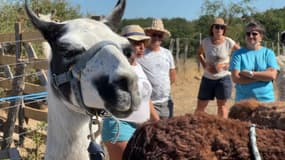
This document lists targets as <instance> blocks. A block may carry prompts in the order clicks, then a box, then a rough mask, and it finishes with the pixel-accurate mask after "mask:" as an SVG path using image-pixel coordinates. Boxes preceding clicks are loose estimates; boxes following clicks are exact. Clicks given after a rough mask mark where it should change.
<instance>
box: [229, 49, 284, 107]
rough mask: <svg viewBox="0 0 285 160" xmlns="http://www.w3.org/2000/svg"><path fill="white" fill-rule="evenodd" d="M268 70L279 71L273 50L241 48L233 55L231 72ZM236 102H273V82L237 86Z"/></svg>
mask: <svg viewBox="0 0 285 160" xmlns="http://www.w3.org/2000/svg"><path fill="white" fill-rule="evenodd" d="M268 68H273V69H277V70H279V66H278V64H277V61H276V58H275V54H274V52H273V51H272V50H270V49H268V48H265V47H262V48H260V49H259V50H249V49H246V48H241V49H239V50H237V51H235V52H234V53H233V56H232V58H231V62H230V70H231V71H232V70H238V71H242V70H248V71H265V70H266V69H268ZM235 88H236V97H235V101H236V102H238V101H240V100H243V99H249V98H255V99H257V100H258V101H263V102H272V101H274V100H275V98H274V88H273V83H272V81H266V82H265V81H258V82H253V83H248V84H236V85H235Z"/></svg>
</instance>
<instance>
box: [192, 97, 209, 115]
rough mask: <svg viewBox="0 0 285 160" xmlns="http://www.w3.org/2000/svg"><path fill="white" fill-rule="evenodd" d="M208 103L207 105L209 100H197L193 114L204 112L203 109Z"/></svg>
mask: <svg viewBox="0 0 285 160" xmlns="http://www.w3.org/2000/svg"><path fill="white" fill-rule="evenodd" d="M208 103H209V100H200V99H198V100H197V107H196V109H195V112H194V113H195V114H196V113H199V112H205V109H206V107H207V105H208Z"/></svg>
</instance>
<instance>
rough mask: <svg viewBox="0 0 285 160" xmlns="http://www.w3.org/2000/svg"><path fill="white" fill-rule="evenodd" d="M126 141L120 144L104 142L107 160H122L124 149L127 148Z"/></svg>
mask: <svg viewBox="0 0 285 160" xmlns="http://www.w3.org/2000/svg"><path fill="white" fill-rule="evenodd" d="M127 144H128V141H122V142H116V143H111V142H104V145H105V146H106V148H107V150H108V153H109V160H122V157H123V153H124V150H125V148H126V147H127Z"/></svg>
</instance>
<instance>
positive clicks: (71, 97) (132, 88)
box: [25, 0, 140, 160]
mask: <svg viewBox="0 0 285 160" xmlns="http://www.w3.org/2000/svg"><path fill="white" fill-rule="evenodd" d="M125 4H126V2H125V0H119V1H118V3H117V5H116V7H115V8H114V10H113V12H112V13H111V14H110V15H109V16H107V17H106V18H105V19H104V20H103V21H96V20H92V19H87V18H81V19H74V20H69V21H65V22H61V23H58V22H48V21H44V20H41V19H40V18H38V17H37V16H36V15H35V13H34V12H33V11H32V10H31V9H30V8H29V7H28V4H27V0H26V5H25V9H26V12H27V15H28V16H29V18H30V20H31V22H32V23H33V25H34V26H35V27H36V28H37V29H38V30H39V31H40V32H41V33H42V35H43V36H44V38H45V39H46V40H47V42H48V43H49V45H50V46H51V51H52V53H51V57H50V60H49V82H48V108H49V110H48V134H47V149H46V154H45V159H48V160H61V159H68V160H73V159H74V160H79V159H82V160H86V159H88V152H87V147H88V144H89V140H88V139H87V136H88V134H89V129H88V124H89V120H90V114H95V113H96V112H97V111H98V109H104V110H107V111H108V112H110V113H111V114H112V115H113V116H116V117H126V116H128V115H129V114H130V113H131V112H132V111H133V110H135V109H136V107H135V106H137V105H138V104H139V103H140V100H139V94H138V90H137V83H136V81H137V77H136V75H135V73H134V72H133V70H132V68H131V66H130V64H129V63H128V61H127V59H126V57H125V56H124V55H123V53H122V51H123V50H124V47H127V46H129V42H128V40H127V39H125V38H123V37H121V36H119V35H117V34H116V33H115V32H113V31H112V30H111V29H110V28H109V27H108V26H107V25H106V24H108V25H111V26H112V27H114V26H116V24H117V23H118V22H120V19H121V18H122V16H123V12H124V9H125ZM103 22H104V23H103Z"/></svg>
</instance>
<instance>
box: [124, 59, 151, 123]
mask: <svg viewBox="0 0 285 160" xmlns="http://www.w3.org/2000/svg"><path fill="white" fill-rule="evenodd" d="M132 67H133V69H134V71H135V73H136V74H137V76H138V88H139V94H140V98H141V103H140V106H139V107H138V110H136V111H134V112H132V113H131V115H130V116H129V117H127V118H120V120H124V121H128V122H135V123H143V122H145V121H147V120H148V119H149V118H150V108H149V102H150V96H151V91H152V87H151V84H150V83H149V81H148V79H147V77H146V75H145V73H144V72H143V69H142V67H141V65H140V64H138V63H137V65H135V66H132Z"/></svg>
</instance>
